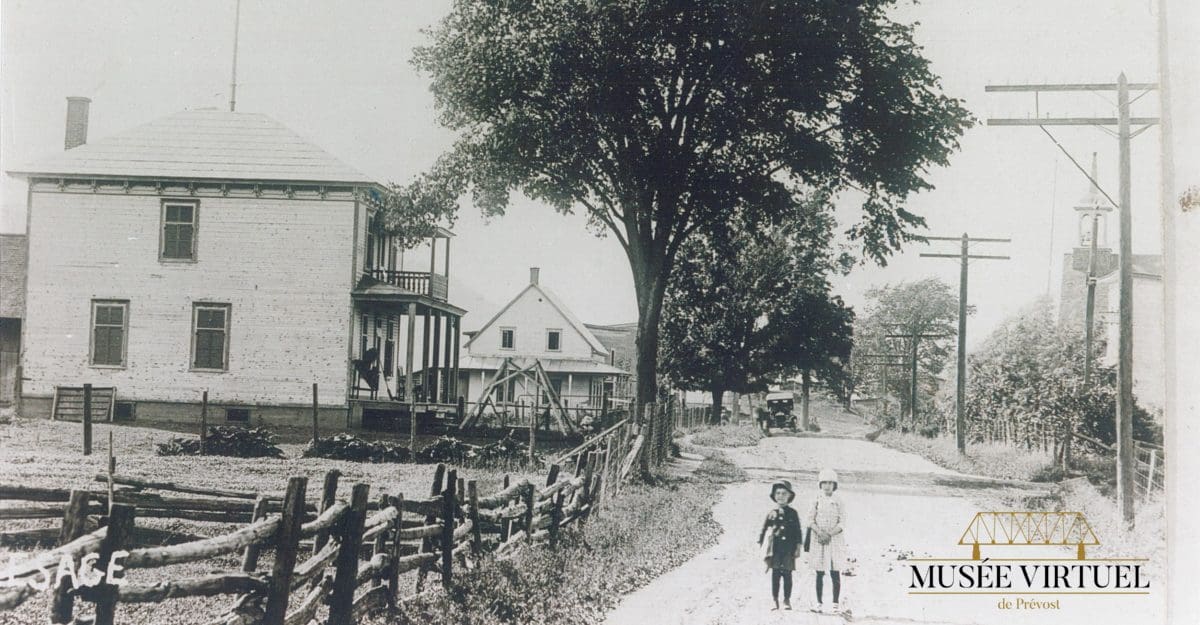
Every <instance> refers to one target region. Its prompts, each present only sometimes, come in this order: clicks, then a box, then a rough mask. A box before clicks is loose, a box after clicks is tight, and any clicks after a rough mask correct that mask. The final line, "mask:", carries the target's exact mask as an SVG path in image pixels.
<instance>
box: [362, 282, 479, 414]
mask: <svg viewBox="0 0 1200 625" xmlns="http://www.w3.org/2000/svg"><path fill="white" fill-rule="evenodd" d="M351 297H352V299H353V302H354V322H353V324H352V337H351V338H352V341H353V342H352V344H351V353H352V354H353V356H352V358H351V360H350V370H349V371H348V372H347V376H348V382H349V384H348V389H349V397H348V398H347V399H348V403H349V406H350V424H351V425H352V426H359V427H363V428H369V429H381V430H404V431H407V430H408V429H409V427H408V426H409V425H410V415H413V414H416V416H417V420H418V424H423V423H425V422H426V421H428V422H430V423H432V422H434V421H439V422H443V423H444V422H447V421H449V422H455V423H456V422H457V419H458V418H459V416H460V415H459V410H460V400H459V389H458V352H459V341H460V330H461V319H462V316H463V314H465V313H466V311H465V310H463V309H462V308H459V307H457V306H454V305H452V304H450V303H448V302H447V301H446V299H447V276H445V275H439V274H437V273H435V272H433V271H430V272H423V271H397V270H392V269H387V270H382V269H371V270H367V271H365V272H364V273H363V275H362V277H361V278H360V279H359V282H358V285H357V286H356V287H355V289H354V291H353V292H352V293H351Z"/></svg>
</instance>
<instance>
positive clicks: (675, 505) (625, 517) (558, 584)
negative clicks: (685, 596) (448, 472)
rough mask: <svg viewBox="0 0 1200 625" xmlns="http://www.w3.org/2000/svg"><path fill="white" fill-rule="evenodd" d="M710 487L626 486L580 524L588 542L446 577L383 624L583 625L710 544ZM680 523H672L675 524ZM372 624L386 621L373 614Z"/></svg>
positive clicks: (573, 541) (575, 536)
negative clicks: (448, 582)
mask: <svg viewBox="0 0 1200 625" xmlns="http://www.w3.org/2000/svg"><path fill="white" fill-rule="evenodd" d="M713 503H714V498H713V496H712V487H711V485H708V484H704V483H699V482H696V483H686V482H685V483H678V484H667V485H666V486H659V487H651V486H646V485H634V486H630V487H629V488H628V490H626V491H624V492H622V494H621V499H620V502H619V505H613V506H611V507H609V508H607V509H605V510H604V513H603V514H602V515H599V516H597V517H595V518H593V519H592V520H590V521H589V522H588V524H587V529H586V540H585V539H584V536H583V535H582V534H581V533H579V532H577V531H565V532H564V533H563V534H562V539H561V542H560V543H559V547H558V549H557V550H553V551H552V550H550V549H545V548H527V549H523V550H521V551H520V552H518V553H517V554H516V555H515V556H513V557H512V558H509V559H504V560H496V561H492V562H489V563H488V565H487V566H484V567H481V568H479V569H476V570H469V571H465V572H463V573H462V574H461V575H459V574H458V573H457V572H456V573H455V576H454V586H453V587H452V588H451V589H450V591H449V592H448V593H445V594H441V593H436V594H435V593H426V594H422V595H416V596H414V597H412V598H411V599H410V600H408V601H405V602H404V605H403V607H402V608H401V614H400V615H398V618H396V619H389V620H387V621H386V622H387V623H401V624H408V623H420V624H421V625H450V624H452V623H472V624H474V625H510V624H511V625H518V624H520V625H524V624H527V623H558V624H560V625H591V624H593V623H600V622H603V621H604V615H605V613H607V612H609V611H610V610H612V609H613V608H615V607H616V606H617V604H618V603H619V602H620V600H621V598H622V597H624V596H625V595H627V594H629V593H631V592H633V591H635V590H637V589H638V588H641V587H642V586H645V585H646V584H648V583H650V582H651V581H653V580H654V578H655V577H657V576H658V575H660V574H662V573H665V572H667V571H669V570H671V569H672V568H675V567H677V566H679V565H680V564H683V563H684V562H686V561H687V560H688V559H690V558H691V557H692V556H693V555H695V554H697V553H699V552H700V551H702V550H703V549H704V548H705V547H707V546H708V545H711V544H712V543H713V542H715V541H716V539H717V537H718V536H719V535H720V533H721V527H720V525H719V524H717V523H716V521H715V520H714V519H713V517H712V512H711V507H712V505H713ZM681 518H682V519H688V522H687V523H680V522H679V519H681ZM369 622H370V623H373V624H374V623H380V624H381V623H384V622H385V621H384V620H383V618H382V617H376V619H375V620H372V621H369Z"/></svg>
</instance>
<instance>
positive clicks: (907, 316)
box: [853, 278, 973, 414]
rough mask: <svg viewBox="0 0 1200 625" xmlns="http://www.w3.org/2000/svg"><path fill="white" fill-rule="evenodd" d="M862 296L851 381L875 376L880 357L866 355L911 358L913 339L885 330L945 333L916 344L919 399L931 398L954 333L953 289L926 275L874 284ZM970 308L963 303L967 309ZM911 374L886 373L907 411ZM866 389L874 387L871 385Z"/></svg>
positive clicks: (895, 370)
mask: <svg viewBox="0 0 1200 625" xmlns="http://www.w3.org/2000/svg"><path fill="white" fill-rule="evenodd" d="M866 295H867V299H868V300H869V302H868V304H867V310H866V315H865V316H863V317H861V318H860V321H859V323H858V324H857V327H856V328H855V336H856V341H855V345H854V357H853V362H854V384H855V385H856V386H858V387H865V386H866V385H868V384H878V383H879V381H880V377H881V374H880V367H879V365H877V364H873V363H874V362H877V361H879V360H880V359H879V358H878V357H877V356H874V357H872V356H867V354H872V355H878V354H897V355H899V356H901V358H896V359H894V360H895V361H896V362H904V363H908V362H910V355H911V353H912V352H911V349H912V343H911V342H910V341H909V340H908V339H903V338H888V336H887V335H889V334H890V335H899V334H912V333H914V332H915V333H917V334H931V335H944V337H943V338H937V339H921V340H920V341H919V342H918V343H917V371H918V374H917V396H918V402H921V401H922V400H926V401H929V402H932V398H933V397H934V395H935V394H936V393H937V390H938V386H939V384H938V376H940V375H941V374H942V372H943V371H944V370H945V368H946V365H947V363H948V362H949V359H950V356H951V352H952V351H953V349H954V346H955V337H956V336H957V334H958V293H957V292H956V291H955V290H954V289H953V288H951V286H950V285H949V284H946V283H945V282H944V281H942V280H941V279H939V278H925V279H923V280H916V281H912V282H902V283H900V284H896V285H884V286H882V287H877V288H873V289H871V290H869V291H867V293H866ZM972 312H973V309H972V308H971V307H968V308H967V314H971V313H972ZM911 375H912V374H911V369H908V368H902V367H893V368H892V369H891V370H890V371H889V372H888V392H889V393H891V394H893V395H895V396H896V397H898V398H899V399H900V402H901V409H902V410H903V411H904V412H907V413H909V414H911V406H909V404H910V403H911V395H912V393H911V384H912V382H911V380H912V377H911ZM871 390H872V392H874V387H872V389H871ZM920 409H921V405H920V404H919V405H918V410H920Z"/></svg>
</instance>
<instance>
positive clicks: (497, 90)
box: [392, 0, 970, 402]
mask: <svg viewBox="0 0 1200 625" xmlns="http://www.w3.org/2000/svg"><path fill="white" fill-rule="evenodd" d="M895 2H896V0H857V1H852V0H846V1H842V2H812V1H811V0H774V1H747V0H456V1H455V2H454V4H453V7H452V9H451V12H450V14H449V15H448V16H447V17H446V18H444V19H443V20H442V21H441V23H440V24H439V25H437V26H436V27H435V28H434V29H433V30H432V31H431V34H430V36H431V41H430V43H429V44H428V45H427V46H425V47H422V48H419V49H418V50H417V51H416V54H415V63H416V65H417V67H418V68H419V69H420V70H423V71H424V72H426V73H428V74H429V75H430V76H431V77H432V86H431V89H432V91H433V94H434V98H435V104H436V107H437V110H438V112H439V115H440V121H441V123H443V124H444V125H446V126H447V127H449V128H451V129H453V130H455V131H457V133H458V137H459V138H458V140H457V142H456V143H455V144H454V146H453V148H452V149H451V150H450V151H449V152H448V153H446V154H444V155H443V156H442V157H441V158H440V159H439V160H438V161H437V163H436V164H435V165H434V166H433V168H432V169H431V170H430V171H429V172H427V173H426V174H424V175H423V176H422V177H421V178H420V179H418V180H417V181H416V182H414V183H413V184H412V185H411V186H410V187H408V188H407V189H405V191H406V192H405V193H402V194H400V195H399V196H398V197H397V198H396V199H395V200H394V201H393V202H392V204H393V208H394V209H396V210H397V211H398V212H401V213H418V214H420V215H422V216H426V217H431V218H438V217H444V216H448V215H452V214H453V211H454V210H455V208H456V203H457V202H458V200H459V197H460V196H461V195H463V194H464V193H466V192H467V191H468V190H469V191H470V192H471V193H472V198H473V201H474V203H475V204H476V205H477V206H478V207H480V208H481V209H482V210H483V211H485V212H487V213H490V214H500V213H503V212H504V210H505V207H506V206H507V205H508V203H509V201H510V195H511V194H512V193H513V192H519V193H522V194H524V195H525V196H527V197H529V198H532V199H535V200H540V201H543V202H545V203H547V204H549V205H550V206H552V207H553V208H555V209H556V210H558V211H560V212H564V213H567V212H571V211H574V210H584V211H586V213H587V215H588V217H589V218H590V220H591V224H592V227H593V228H594V230H595V231H596V232H597V233H607V234H611V235H612V236H613V237H614V238H616V239H617V241H618V242H619V243H620V245H621V247H622V249H623V250H624V251H625V254H626V256H627V257H628V260H629V265H630V269H631V270H632V273H633V282H634V289H635V291H636V296H637V305H638V338H637V348H638V363H637V370H638V385H637V398H638V401H639V402H648V401H652V400H653V398H654V397H655V392H656V389H657V381H656V377H657V372H658V363H657V359H656V355H657V351H658V344H659V322H660V319H661V313H662V300H663V294H664V292H665V290H666V288H667V284H668V280H669V277H670V273H671V269H672V267H673V266H674V264H675V261H676V257H677V256H678V254H679V253H680V249H681V248H682V246H683V244H684V242H685V241H686V240H687V239H688V237H689V236H690V235H691V234H692V233H694V232H695V231H697V230H698V229H701V228H709V227H712V226H714V225H715V224H719V223H724V222H729V221H738V222H742V223H746V224H755V223H760V222H764V221H771V220H772V219H775V218H776V217H777V216H778V215H779V214H781V213H783V212H786V211H787V210H789V208H791V207H793V206H794V205H795V204H796V203H797V202H798V201H799V200H800V199H802V198H804V197H805V196H808V195H811V194H813V193H818V192H819V193H838V192H842V191H846V190H849V189H854V190H856V191H855V192H854V193H855V195H856V197H857V201H860V202H861V208H862V213H863V218H862V220H861V221H860V222H858V223H856V224H854V225H851V226H850V227H849V229H848V233H849V235H850V236H851V237H852V238H854V239H856V240H859V241H861V242H862V244H863V246H864V250H865V253H866V255H867V256H869V257H871V258H874V259H876V260H877V261H879V262H883V260H884V259H885V258H886V257H887V255H888V254H890V253H891V252H892V250H894V249H895V248H896V247H898V246H899V245H900V244H901V243H902V242H903V241H905V240H907V239H908V237H909V231H910V230H911V228H912V227H915V226H919V225H921V224H922V223H923V222H922V220H921V218H920V217H918V216H917V215H914V214H912V213H910V212H908V211H906V210H905V209H904V208H903V203H904V201H905V200H906V198H907V197H908V196H909V195H910V194H911V193H913V192H916V191H920V190H923V189H928V188H930V184H929V182H928V180H927V178H926V172H927V171H928V170H929V169H930V168H931V167H933V166H938V165H944V164H946V162H947V158H948V157H949V154H950V153H951V152H952V151H954V150H955V149H957V147H958V138H959V137H960V135H961V134H962V132H963V130H964V128H965V127H966V126H967V125H968V124H969V123H970V115H969V114H968V113H967V111H966V110H965V109H964V108H963V106H962V105H961V103H960V101H958V100H957V99H954V98H950V97H947V96H945V95H944V94H942V93H941V89H940V85H939V83H938V79H937V77H936V76H935V75H934V74H933V73H932V72H931V71H930V69H929V64H928V62H927V61H926V60H925V59H924V58H923V57H922V56H921V50H920V48H919V46H917V45H916V44H915V43H914V41H913V27H912V26H910V25H905V24H899V23H897V22H895V21H893V20H892V19H891V17H889V14H888V12H889V10H890V9H891V7H892V5H893V4H895Z"/></svg>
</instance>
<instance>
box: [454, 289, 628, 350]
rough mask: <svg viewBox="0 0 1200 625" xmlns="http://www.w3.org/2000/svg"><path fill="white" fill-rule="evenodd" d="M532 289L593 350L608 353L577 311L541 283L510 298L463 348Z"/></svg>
mask: <svg viewBox="0 0 1200 625" xmlns="http://www.w3.org/2000/svg"><path fill="white" fill-rule="evenodd" d="M530 289H533V290H536V291H537V292H538V293H541V294H542V297H543V298H545V300H546V301H547V302H549V303H550V305H551V306H553V307H554V309H555V310H557V311H558V314H560V315H562V316H563V318H564V319H566V320H567V323H569V324H571V327H572V328H574V329H575V331H576V332H578V333H579V335H580V336H582V337H583V340H584V341H587V344H588V345H590V346H591V348H592V351H594V352H596V353H598V354H602V355H605V356H607V355H608V349H607V348H605V347H604V344H603V343H601V342H600V339H597V338H596V335H594V334H592V331H591V330H588V328H587V326H585V325H583V322H582V321H580V320H579V318H578V317H576V316H575V313H573V312H571V309H570V308H567V307H566V306H564V305H563V303H562V300H560V299H558V296H557V295H555V294H554V293H553V292H552V291H550V289H547V288H546V287H544V286H541V285H539V284H530V285H528V286H526V287H525V288H524V289H522V290H521V292H520V293H517V296H516V297H514V298H512V299H511V300H509V302H508V303H507V304H505V305H504V306H503V307H501V308H500V311H499V312H497V313H496V314H495V315H493V316H492V318H491V319H489V320H488V322H487V323H485V324H483V326H481V327H480V328H479V329H478V330H476V331H475V334H474V335H473V336H471V339H470V340H469V341H467V342H466V344H465V345H463V349H466V348H467V347H470V346H471V343H474V342H475V339H477V338H479V337H480V336H482V335H483V331H484V330H487V329H488V328H489V327H490V326H491V325H492V324H493V323H496V320H497V319H499V318H500V316H501V315H503V314H504V313H505V312H506V311H507V310H508V309H509V308H511V307H512V305H513V304H515V303H516V302H517V300H520V299H521V298H522V297H524V296H525V294H526V293H528V292H529V290H530Z"/></svg>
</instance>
